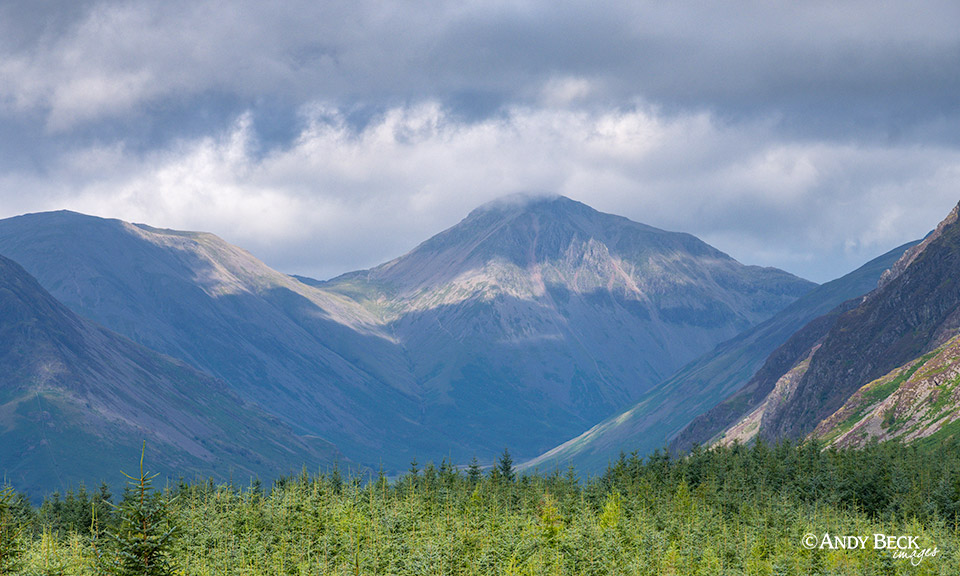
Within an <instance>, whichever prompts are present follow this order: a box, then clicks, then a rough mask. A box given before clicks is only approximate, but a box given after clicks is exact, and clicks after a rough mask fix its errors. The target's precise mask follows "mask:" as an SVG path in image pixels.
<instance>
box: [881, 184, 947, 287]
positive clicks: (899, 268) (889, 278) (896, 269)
mask: <svg viewBox="0 0 960 576" xmlns="http://www.w3.org/2000/svg"><path fill="white" fill-rule="evenodd" d="M958 215H960V203H958V204H957V205H956V206H954V207H953V210H951V211H950V213H949V214H947V217H946V218H944V219H943V221H941V222H940V224H938V225H937V227H936V228H935V229H934V230H933V231H932V232H930V233H929V234H927V237H926V238H924V239H923V241H922V242H920V243H919V244H917V245H916V246H913V247H912V248H910V249H909V250H907V251H906V252H904V253H903V256H901V257H900V259H899V260H897V262H896V263H895V264H894V265H893V266H891V267H890V269H889V270H887V271H886V272H884V273H883V276H881V277H880V282H879V283H878V288H883V287H884V286H886V285H887V284H889V283H890V282H893V281H894V280H896V279H897V277H898V276H900V275H901V274H903V271H904V270H906V269H907V267H908V266H910V264H912V263H913V261H914V260H916V259H917V257H918V256H919V255H920V254H921V253H922V252H923V251H924V250H926V249H927V246H929V245H930V244H932V243H933V242H934V241H936V240H937V238H940V237H941V236H942V235H943V233H944V231H946V230H947V229H948V228H950V227H951V226H954V225H956V224H957V219H958Z"/></svg>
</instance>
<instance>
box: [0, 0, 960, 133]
mask: <svg viewBox="0 0 960 576" xmlns="http://www.w3.org/2000/svg"><path fill="white" fill-rule="evenodd" d="M44 4H51V3H47V2H40V3H15V4H14V5H13V6H15V7H19V8H13V7H8V8H6V9H5V10H4V11H3V15H4V17H5V21H6V24H5V25H4V29H5V31H13V30H16V31H19V32H17V33H15V34H11V35H10V37H11V38H13V37H16V40H15V41H12V42H8V43H5V44H9V45H5V46H4V48H5V51H6V52H7V53H8V59H12V60H13V62H14V63H13V64H10V63H9V62H8V63H7V65H6V66H5V70H4V72H5V74H4V76H5V77H6V78H7V79H9V80H10V81H11V82H12V84H8V85H7V88H6V89H5V91H6V92H7V94H8V97H9V96H11V95H12V96H13V97H14V98H16V99H18V100H19V101H20V102H21V104H23V105H26V106H29V105H36V106H40V107H42V108H45V109H47V110H48V111H49V114H50V121H51V122H52V124H53V125H54V126H55V127H61V128H62V127H64V126H72V125H73V124H74V123H75V122H82V121H89V120H94V119H102V118H104V117H108V116H112V115H122V114H135V113H137V112H138V111H140V112H142V111H143V109H144V107H146V106H149V105H151V104H152V105H154V106H157V105H158V103H162V102H163V101H165V100H173V101H175V102H177V103H178V104H180V103H182V102H184V101H186V102H189V101H190V100H191V99H192V98H199V97H200V95H203V94H209V93H220V94H227V95H234V96H236V99H235V100H233V101H232V102H234V104H235V105H237V106H240V105H242V104H248V105H249V104H255V103H256V102H257V101H258V99H261V98H270V97H272V96H275V95H276V94H277V93H282V94H284V95H285V98H284V99H283V100H282V101H280V100H278V101H277V105H278V106H280V105H287V106H294V107H295V106H296V105H298V104H301V103H303V102H309V101H312V100H316V99H322V100H328V101H334V102H338V103H343V104H351V103H354V102H360V103H364V104H366V105H383V106H390V105H396V104H398V103H403V102H409V101H416V100H422V99H434V100H439V101H441V102H444V103H446V104H448V105H450V106H456V105H462V106H465V107H466V108H468V109H467V110H464V111H463V112H465V113H467V114H469V113H471V112H476V111H475V110H469V108H470V107H472V106H475V105H478V106H479V107H481V108H482V109H483V110H490V109H492V108H493V107H492V106H491V103H492V102H495V103H496V104H497V105H498V106H505V105H509V104H513V103H530V102H535V101H536V99H537V98H538V97H539V95H540V91H541V89H542V87H543V86H544V84H546V83H547V82H548V81H549V80H550V79H551V78H555V77H568V76H575V77H582V78H586V79H589V80H592V81H593V82H594V83H595V91H594V93H593V94H591V96H592V97H593V98H595V99H597V100H598V101H600V102H602V103H605V104H610V103H616V102H620V101H623V100H624V99H628V100H629V99H634V98H638V97H639V98H642V99H644V100H647V101H650V102H655V103H659V104H662V105H664V106H667V107H677V108H706V109H710V110H713V111H714V112H717V113H719V114H721V115H731V116H733V117H743V116H753V115H756V114H758V113H761V114H779V115H782V117H783V122H784V123H785V124H786V125H787V126H792V127H795V128H797V129H801V128H806V129H808V130H809V129H810V128H811V127H813V128H816V129H817V130H821V131H824V132H827V133H829V135H830V136H831V137H833V136H837V137H839V136H842V134H840V132H842V131H844V130H849V129H850V128H855V127H860V128H861V129H868V130H875V131H877V132H878V133H883V134H891V133H896V134H897V135H899V136H901V137H902V136H903V135H907V136H909V135H911V134H913V133H914V131H917V130H921V129H922V128H923V127H924V126H925V125H928V124H930V123H931V122H933V121H936V120H938V119H940V118H943V117H947V118H954V117H955V116H956V115H957V113H958V110H960V108H958V107H960V99H958V98H956V96H955V95H956V94H957V91H958V88H960V75H958V74H956V70H958V69H960V33H958V29H960V26H958V24H960V5H958V4H956V3H955V2H920V3H891V2H885V3H877V2H845V3H836V2H802V3H762V2H747V3H736V4H726V3H707V2H670V3H660V2H640V3H629V4H604V3H596V2H511V3H504V2H483V3H469V2H466V3H464V2H439V1H435V2H389V3H383V2H363V1H360V2H335V1H333V2H331V1H327V2H321V3H318V2H284V3H282V4H281V5H271V4H267V3H262V2H226V3H224V2H216V3H213V2H199V3H198V2H189V3H188V2H179V1H167V2H123V3H98V4H96V5H89V4H87V5H84V4H80V3H64V4H63V5H62V6H60V5H53V7H54V9H53V10H50V8H51V6H49V5H48V6H46V8H47V9H46V10H41V9H39V8H26V7H32V6H39V5H44ZM67 7H69V8H67ZM51 14H52V16H51ZM18 79H19V80H20V82H19V83H17V82H15V81H16V80H18ZM225 100H229V99H225ZM474 103H477V104H474ZM160 105H161V106H162V104H160Z"/></svg>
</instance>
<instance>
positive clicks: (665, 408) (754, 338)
mask: <svg viewBox="0 0 960 576" xmlns="http://www.w3.org/2000/svg"><path fill="white" fill-rule="evenodd" d="M913 244H915V243H912V244H907V245H904V246H900V247H899V248H895V249H894V250H891V251H890V252H888V253H886V254H884V255H882V256H879V257H877V258H875V259H874V260H872V261H870V262H868V263H867V264H865V265H863V266H862V267H860V268H859V269H857V270H855V271H853V272H851V273H850V274H847V275H846V276H844V277H842V278H839V279H837V280H834V281H832V282H828V283H826V284H824V285H822V286H818V287H817V288H815V289H813V290H811V291H810V292H809V293H807V294H805V295H804V296H803V297H801V298H800V299H798V300H797V301H796V302H793V303H792V304H790V305H789V306H787V307H786V308H784V309H783V310H782V311H780V312H779V313H777V314H776V315H775V316H773V317H772V318H770V319H769V320H766V321H764V322H762V323H760V324H758V325H757V326H755V327H753V328H751V329H748V330H746V331H744V332H743V333H741V334H739V335H737V336H735V337H734V338H731V339H730V340H727V341H725V342H723V343H721V344H719V345H718V346H717V347H716V348H714V349H713V350H711V351H710V352H708V353H706V354H704V355H702V356H700V357H699V358H697V359H695V360H694V361H692V362H690V363H689V364H687V365H686V366H684V367H683V368H681V369H680V370H679V371H677V372H676V373H675V374H674V375H673V376H671V377H670V378H669V379H667V380H666V381H664V382H663V383H662V384H660V385H659V386H657V387H656V388H654V389H653V390H651V391H650V392H649V393H647V394H645V395H644V396H643V397H642V398H641V399H640V400H639V401H638V402H637V403H636V404H634V405H633V406H632V407H630V408H629V409H628V410H625V411H623V412H620V413H618V414H616V415H614V416H611V417H609V418H607V419H605V420H604V421H603V422H601V423H600V424H598V425H596V426H594V427H593V428H591V429H590V430H588V431H587V432H585V433H584V434H582V435H580V436H578V437H577V438H574V439H573V440H570V441H569V442H566V443H564V444H563V445H561V446H559V447H557V448H555V449H553V450H551V451H549V452H547V453H545V454H543V455H541V456H540V457H538V458H536V459H534V460H532V461H530V462H528V463H526V466H529V467H535V466H540V467H551V466H555V465H561V466H565V465H567V464H568V463H569V464H574V465H575V466H576V467H577V468H578V469H583V470H592V471H600V470H602V469H603V467H605V466H606V465H607V464H608V463H609V462H610V461H612V460H614V459H616V458H617V457H618V455H619V453H620V452H621V451H624V452H627V453H629V452H633V451H637V452H638V453H640V454H647V453H650V452H652V451H653V450H655V449H657V448H662V447H664V446H666V445H667V444H668V443H669V442H671V441H674V442H680V443H683V442H684V437H683V435H685V434H689V433H690V429H686V430H685V429H684V427H685V426H687V424H689V423H690V422H691V421H692V420H694V419H695V418H696V417H697V416H698V415H700V414H703V413H704V412H706V411H708V410H711V409H713V410H712V413H711V416H710V417H709V418H704V419H699V420H698V422H701V423H703V422H709V423H710V424H711V425H714V426H716V428H715V429H714V430H713V432H710V433H709V434H707V437H708V438H709V437H710V436H712V435H713V434H715V433H717V432H719V431H720V430H722V429H723V428H724V427H726V425H729V424H731V423H732V422H733V420H735V418H734V417H733V416H726V417H724V416H723V415H722V414H721V411H723V412H728V411H730V407H729V405H726V404H721V405H720V406H719V407H717V408H714V406H716V405H717V404H718V402H721V401H722V400H723V399H724V398H726V397H727V396H730V395H731V394H733V393H734V392H737V391H738V390H740V389H741V388H743V387H745V386H746V388H745V389H744V390H745V392H750V391H751V390H753V386H755V384H754V383H753V381H752V379H755V375H757V373H758V371H760V369H761V368H762V367H763V363H764V360H765V359H766V358H767V356H769V355H770V354H771V352H773V351H774V350H776V349H777V348H778V347H779V346H781V345H782V344H783V343H784V342H785V341H787V340H788V339H789V338H790V336H792V335H793V333H795V332H796V331H797V330H799V329H800V328H802V327H803V326H804V325H806V324H807V323H808V322H810V321H811V320H813V319H814V318H817V317H819V316H820V315H822V314H824V313H826V312H829V311H830V310H831V309H832V308H834V307H836V306H837V305H838V304H840V303H842V302H844V301H845V300H847V299H849V298H854V297H857V296H861V295H863V294H865V293H867V292H869V291H870V290H872V289H873V288H874V287H876V285H877V282H878V280H879V278H880V277H881V274H883V272H884V271H885V270H887V269H888V268H889V267H890V266H891V265H893V263H894V262H896V261H897V259H898V258H899V257H900V256H902V255H903V254H904V252H905V250H907V248H909V247H910V246H912V245H913ZM786 362H787V363H788V364H790V365H791V366H792V365H793V364H794V363H795V358H793V357H790V358H788V359H787V360H786ZM764 394H766V392H764ZM737 398H739V396H738V397H737ZM731 413H732V414H739V413H738V412H736V411H735V410H734V411H732V412H731ZM721 423H723V424H722V425H721ZM701 425H702V424H701ZM681 430H683V433H682V434H681V437H680V438H679V440H676V438H675V437H676V436H677V434H678V432H680V431H681ZM696 432H697V433H699V434H701V435H702V434H703V433H704V431H702V430H699V429H698V430H696ZM683 446H684V447H686V444H683Z"/></svg>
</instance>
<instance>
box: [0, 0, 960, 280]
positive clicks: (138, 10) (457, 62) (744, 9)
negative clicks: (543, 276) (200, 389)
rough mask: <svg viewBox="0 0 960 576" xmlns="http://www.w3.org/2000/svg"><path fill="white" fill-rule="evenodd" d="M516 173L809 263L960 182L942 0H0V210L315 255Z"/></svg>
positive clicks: (896, 228) (368, 244)
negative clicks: (67, 214) (67, 215)
mask: <svg viewBox="0 0 960 576" xmlns="http://www.w3.org/2000/svg"><path fill="white" fill-rule="evenodd" d="M515 192H550V193H559V194H563V195H566V196H569V197H571V198H574V199H577V200H580V201H582V202H585V203H587V204H589V205H591V206H593V207H594V208H597V209H598V210H602V211H605V212H612V213H616V214H620V215H623V216H627V217H629V218H631V219H633V220H637V221H640V222H644V223H646V224H650V225H653V226H657V227H660V228H664V229H668V230H678V231H684V232H690V233H692V234H695V235H697V236H699V237H700V238H702V239H704V240H706V241H707V242H709V243H711V244H713V245H714V246H716V247H718V248H720V249H721V250H723V251H725V252H727V253H729V254H731V255H732V256H734V257H735V258H737V259H738V260H740V261H741V262H744V263H747V264H761V265H770V266H777V267H780V268H784V269H786V270H789V271H791V272H793V273H795V274H798V275H801V276H803V277H806V278H809V279H811V280H814V281H818V282H823V281H826V280H830V279H832V278H834V277H837V276H839V275H841V274H844V273H846V272H848V271H850V270H852V269H853V268H855V267H856V266H858V265H860V264H861V263H863V262H865V261H866V260H868V259H870V258H872V257H874V256H876V255H878V254H880V253H883V252H885V251H887V250H889V249H891V248H893V247H894V246H897V245H899V244H901V243H903V242H906V241H908V240H912V239H915V238H917V237H920V236H922V235H923V234H925V233H926V232H927V231H929V230H930V229H932V228H933V227H934V226H935V225H936V224H937V223H938V222H939V221H940V220H941V219H942V218H943V217H944V216H945V215H946V214H947V212H949V210H950V209H951V208H952V207H953V206H954V205H956V203H957V202H958V200H960V3H957V2H956V1H955V0H946V1H942V2H936V1H932V2H923V1H919V2H918V1H914V2H885V1H878V0H867V1H862V2H843V1H839V2H838V1H818V0H809V1H804V2H759V1H757V2H752V1H745V2H729V3H724V2H693V1H685V0H682V1H671V2H643V1H639V2H616V3H611V2H598V1H597V0H591V1H590V2H578V1H565V0H550V1H546V0H529V1H499V0H483V1H471V0H458V1H455V2H447V1H444V0H417V1H395V2H387V1H369V0H348V1H339V0H320V1H317V0H286V1H284V2H264V1H263V0H237V1H203V0H190V1H181V0H158V1H127V2H109V1H108V2H86V1H80V0H10V1H5V2H2V3H0V217H7V216H14V215H17V214H22V213H25V212H36V211H43V210H54V209H61V208H67V209H72V210H77V211H80V212H85V213H88V214H96V215H100V216H108V217H116V218H121V219H124V220H128V221H135V222H145V223H148V224H150V225H153V226H159V227H169V228H178V229H189V230H204V231H209V232H214V233H216V234H218V235H220V236H222V237H223V238H225V239H227V240H228V241H230V242H232V243H234V244H238V245H240V246H242V247H244V248H247V249H248V250H250V251H251V252H253V253H254V254H255V255H257V256H258V257H260V258H261V259H263V260H264V261H266V262H267V263H268V264H270V265H271V266H273V267H275V268H278V269H280V270H282V271H285V272H290V273H299V274H306V275H310V276H314V277H317V278H327V277H330V276H333V275H335V274H339V273H342V272H346V271H350V270H354V269H359V268H366V267H369V266H372V265H375V264H378V263H380V262H383V261H385V260H388V259H390V258H393V257H396V256H398V255H400V254H402V253H404V252H406V251H408V250H409V249H411V248H412V247H413V246H415V245H416V244H418V243H419V242H421V241H423V240H425V239H426V238H428V237H429V236H431V235H433V234H435V233H437V232H439V231H440V230H442V229H444V228H447V227H449V226H451V225H453V224H455V223H456V222H458V221H459V220H460V219H462V218H463V217H464V216H465V215H466V214H467V213H468V212H469V211H470V210H471V209H473V208H475V207H476V206H478V205H480V204H482V203H484V202H487V201H489V200H492V199H494V198H497V197H499V196H503V195H506V194H511V193H515Z"/></svg>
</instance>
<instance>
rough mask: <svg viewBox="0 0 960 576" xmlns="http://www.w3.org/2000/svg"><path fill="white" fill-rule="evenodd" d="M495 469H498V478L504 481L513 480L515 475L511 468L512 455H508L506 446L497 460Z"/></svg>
mask: <svg viewBox="0 0 960 576" xmlns="http://www.w3.org/2000/svg"><path fill="white" fill-rule="evenodd" d="M497 469H498V470H499V471H500V478H501V479H502V480H503V481H504V482H513V479H514V477H515V476H516V474H515V473H514V470H513V457H512V456H510V451H509V450H507V449H506V448H504V449H503V454H501V455H500V459H499V460H497Z"/></svg>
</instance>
